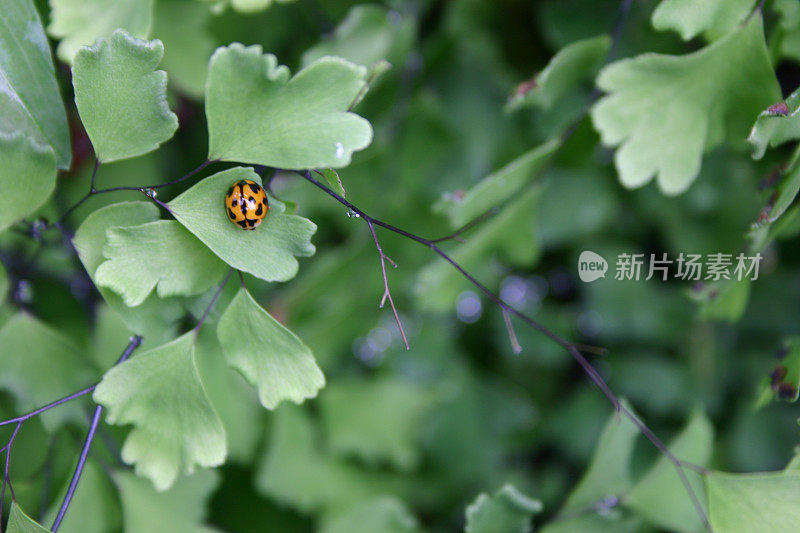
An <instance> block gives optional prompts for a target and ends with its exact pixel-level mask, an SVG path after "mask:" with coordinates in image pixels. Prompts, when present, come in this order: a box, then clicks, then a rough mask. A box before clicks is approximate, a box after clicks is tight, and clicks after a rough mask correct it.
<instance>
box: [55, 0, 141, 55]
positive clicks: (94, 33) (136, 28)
mask: <svg viewBox="0 0 800 533" xmlns="http://www.w3.org/2000/svg"><path fill="white" fill-rule="evenodd" d="M98 13H102V16H98ZM152 19H153V0H50V25H49V26H48V27H47V33H49V34H50V35H51V36H53V37H55V38H56V39H61V42H60V43H58V57H59V59H61V61H63V62H65V63H68V64H71V63H72V60H73V58H74V57H75V54H77V53H78V49H80V47H82V46H89V45H91V44H93V43H94V42H95V40H97V39H99V38H106V37H109V36H111V34H112V32H114V30H116V29H118V28H123V29H125V30H127V31H128V33H130V34H131V35H133V36H135V37H139V38H140V39H145V38H147V37H148V36H149V34H150V27H151V26H152Z"/></svg>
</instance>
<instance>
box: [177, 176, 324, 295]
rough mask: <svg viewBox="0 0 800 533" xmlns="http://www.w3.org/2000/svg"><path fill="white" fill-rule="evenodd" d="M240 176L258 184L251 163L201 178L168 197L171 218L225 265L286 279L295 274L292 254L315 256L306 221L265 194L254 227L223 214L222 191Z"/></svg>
mask: <svg viewBox="0 0 800 533" xmlns="http://www.w3.org/2000/svg"><path fill="white" fill-rule="evenodd" d="M239 180H252V181H255V182H257V183H259V184H260V183H261V178H260V177H259V176H258V174H256V173H255V172H253V169H251V168H244V167H235V168H231V169H229V170H225V171H223V172H219V173H217V174H214V175H213V176H210V177H208V178H205V179H204V180H203V181H201V182H200V183H198V184H197V185H195V186H193V187H192V188H191V189H189V190H188V191H186V192H184V193H183V194H181V195H180V196H178V197H177V198H175V199H174V200H172V201H171V202H169V207H170V209H171V211H172V214H173V215H174V216H175V218H176V219H177V220H178V221H179V222H180V223H181V224H183V225H184V226H186V228H187V229H188V230H189V231H191V232H192V233H193V234H194V235H195V236H196V237H197V238H198V239H200V240H201V241H203V243H205V245H206V246H208V247H209V248H210V249H211V251H212V252H214V253H215V254H216V255H217V256H218V257H219V258H220V259H222V260H223V261H225V262H226V263H227V264H228V265H230V266H232V267H234V268H236V269H238V270H242V271H244V272H249V273H250V274H252V275H254V276H256V277H257V278H261V279H263V280H265V281H286V280H289V279H291V278H293V277H294V276H295V275H296V274H297V269H298V263H297V259H295V256H299V257H308V256H311V255H314V251H315V248H314V245H313V244H311V236H312V235H313V234H314V232H315V231H316V230H317V226H316V225H315V224H314V223H313V222H311V221H310V220H308V219H306V218H303V217H299V216H296V215H286V214H284V213H283V208H284V206H283V204H281V203H280V202H277V201H275V200H274V199H272V198H270V199H269V205H270V209H269V212H268V213H267V216H266V218H264V221H263V222H262V223H261V225H260V226H258V228H256V229H255V230H253V231H245V230H243V229H241V228H240V227H239V226H237V225H236V224H232V223H231V221H230V220H229V219H228V215H227V214H226V213H225V206H224V199H225V194H226V193H227V191H228V189H229V188H230V186H231V185H233V184H234V183H235V182H237V181H239Z"/></svg>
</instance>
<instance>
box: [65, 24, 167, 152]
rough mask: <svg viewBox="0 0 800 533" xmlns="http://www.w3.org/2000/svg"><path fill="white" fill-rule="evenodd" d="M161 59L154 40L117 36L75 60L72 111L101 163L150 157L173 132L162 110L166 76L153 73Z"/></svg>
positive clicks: (161, 52) (161, 47) (159, 46)
mask: <svg viewBox="0 0 800 533" xmlns="http://www.w3.org/2000/svg"><path fill="white" fill-rule="evenodd" d="M163 55H164V45H163V44H161V41H159V40H158V39H154V40H152V41H143V40H141V39H137V38H135V37H132V36H131V35H130V34H128V33H127V32H125V31H123V30H117V31H115V32H114V33H113V34H112V35H111V37H110V38H109V39H108V40H106V39H100V40H98V41H97V42H96V43H95V44H94V46H91V47H89V48H83V49H81V50H80V51H79V52H78V54H77V55H76V56H75V65H74V66H73V68H72V84H73V85H74V86H75V105H77V106H78V112H79V113H80V115H81V121H82V122H83V125H84V127H85V128H86V133H87V134H88V135H89V139H91V141H92V146H94V151H95V154H96V155H97V158H98V159H99V160H100V161H101V162H109V161H116V160H118V159H127V158H129V157H136V156H137V155H142V154H146V153H147V152H151V151H153V150H155V149H156V148H158V146H159V145H160V144H161V143H163V142H165V141H167V140H169V139H170V137H172V135H173V134H174V133H175V130H176V129H178V117H177V116H176V115H175V114H174V113H173V112H172V111H170V110H169V106H168V105H167V73H166V72H164V71H163V70H155V68H156V67H157V66H158V63H159V62H160V61H161V57H162V56H163Z"/></svg>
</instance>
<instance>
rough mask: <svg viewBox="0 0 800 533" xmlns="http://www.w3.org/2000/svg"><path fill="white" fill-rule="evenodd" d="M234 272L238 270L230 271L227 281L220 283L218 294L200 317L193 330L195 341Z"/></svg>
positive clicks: (212, 298)
mask: <svg viewBox="0 0 800 533" xmlns="http://www.w3.org/2000/svg"><path fill="white" fill-rule="evenodd" d="M234 270H236V269H235V268H231V269H230V270H228V273H227V274H225V279H223V280H222V283H220V284H219V287H217V290H216V292H214V296H212V297H211V301H210V302H209V303H208V305H207V306H206V308H205V310H204V311H203V315H202V316H201V317H200V320H199V321H198V322H197V325H196V326H195V327H194V329H193V330H192V331H194V338H195V339H197V335H198V334H199V333H200V328H202V327H203V323H204V322H205V321H206V318H208V314H209V313H210V312H211V309H213V308H214V304H215V303H217V299H218V298H219V295H220V294H222V289H224V288H225V285H226V284H227V283H228V280H229V279H230V277H231V274H233V271H234ZM239 275H240V276H241V272H239ZM242 286H244V280H242Z"/></svg>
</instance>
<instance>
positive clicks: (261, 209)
mask: <svg viewBox="0 0 800 533" xmlns="http://www.w3.org/2000/svg"><path fill="white" fill-rule="evenodd" d="M263 213H264V204H261V203H259V204H258V209H256V216H257V217H260V216H261V215H262V214H263Z"/></svg>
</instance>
